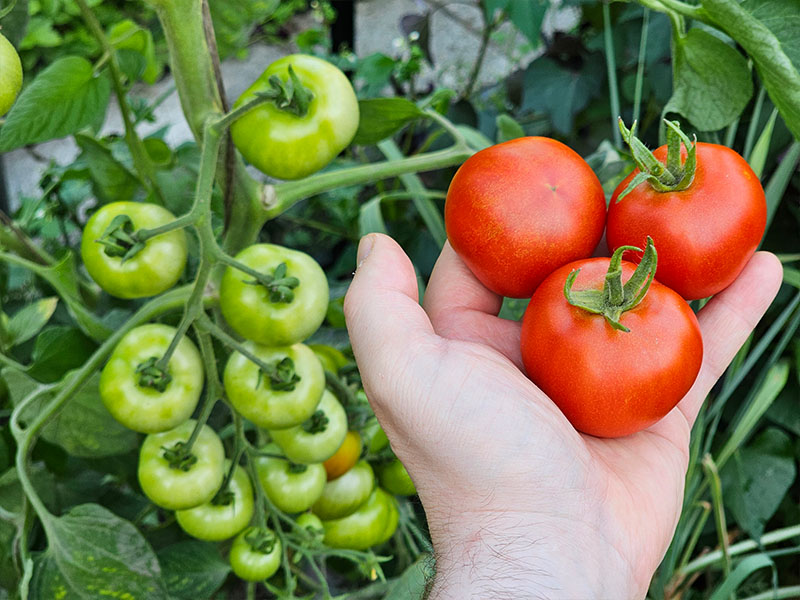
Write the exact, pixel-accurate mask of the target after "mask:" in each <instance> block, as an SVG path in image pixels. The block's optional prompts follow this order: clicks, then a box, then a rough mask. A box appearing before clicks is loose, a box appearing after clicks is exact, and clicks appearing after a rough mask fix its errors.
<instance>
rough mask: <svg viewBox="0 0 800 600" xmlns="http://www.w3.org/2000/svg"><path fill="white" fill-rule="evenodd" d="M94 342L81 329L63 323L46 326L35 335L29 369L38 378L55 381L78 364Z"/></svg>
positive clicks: (82, 361) (90, 350) (84, 357)
mask: <svg viewBox="0 0 800 600" xmlns="http://www.w3.org/2000/svg"><path fill="white" fill-rule="evenodd" d="M94 349H95V346H94V344H93V343H92V341H91V340H90V339H89V338H87V337H86V336H85V335H84V334H83V333H82V332H81V330H80V329H77V328H75V327H69V326H66V325H58V326H54V327H48V328H47V329H45V330H44V331H42V332H41V333H40V334H39V335H38V336H37V337H36V344H35V345H34V347H33V365H31V368H30V369H29V370H28V373H29V374H30V375H31V377H33V378H35V379H38V380H39V381H44V382H51V381H58V380H59V379H61V377H62V376H63V375H64V373H66V372H67V371H69V370H70V369H76V368H78V367H80V366H81V365H82V364H83V363H84V361H86V360H87V359H88V358H89V356H90V355H91V354H92V352H94Z"/></svg>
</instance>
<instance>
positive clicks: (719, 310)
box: [678, 252, 783, 425]
mask: <svg viewBox="0 0 800 600" xmlns="http://www.w3.org/2000/svg"><path fill="white" fill-rule="evenodd" d="M782 274H783V268H782V267H781V263H780V261H779V260H778V259H777V258H776V257H775V255H774V254H770V253H769V252H757V253H756V254H755V255H754V256H753V258H751V259H750V262H749V263H747V266H746V267H745V268H744V270H743V271H742V273H741V275H739V277H738V278H737V279H736V281H734V282H733V283H732V284H731V285H730V286H729V287H728V288H726V289H725V290H724V291H722V292H720V293H719V294H717V295H716V296H714V298H712V299H711V300H710V301H709V303H708V304H706V306H704V307H703V309H702V310H701V311H700V312H699V314H698V315H697V318H698V321H699V322H700V330H701V332H702V334H703V365H702V367H701V368H700V373H699V374H698V376H697V379H696V380H695V382H694V385H693V386H692V389H691V390H689V393H688V394H687V395H686V397H685V398H684V399H683V400H682V401H681V402H680V404H678V408H679V409H680V410H681V411H682V412H683V414H684V416H685V417H686V419H687V420H688V422H689V424H690V425H691V424H692V423H694V420H695V418H696V417H697V413H698V412H699V411H700V406H701V405H702V404H703V400H704V399H705V397H706V396H707V395H708V393H709V392H710V391H711V388H712V387H713V386H714V384H715V383H716V382H717V380H718V379H719V378H720V377H721V376H722V374H723V373H724V372H725V369H727V368H728V365H729V364H730V363H731V361H732V360H733V358H734V356H736V353H737V352H738V351H739V348H741V347H742V344H744V342H745V341H746V340H747V338H748V336H749V335H750V333H751V332H752V331H753V329H754V328H755V326H756V324H757V323H758V322H759V320H761V317H762V316H764V313H765V312H766V311H767V308H769V305H770V304H771V303H772V301H773V300H774V299H775V295H776V294H777V293H778V288H780V285H781V280H782Z"/></svg>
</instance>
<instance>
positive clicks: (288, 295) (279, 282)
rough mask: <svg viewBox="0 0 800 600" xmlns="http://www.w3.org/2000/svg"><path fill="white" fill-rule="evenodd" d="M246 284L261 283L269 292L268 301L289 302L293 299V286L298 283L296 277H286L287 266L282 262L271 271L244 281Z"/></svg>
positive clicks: (275, 302)
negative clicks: (252, 279)
mask: <svg viewBox="0 0 800 600" xmlns="http://www.w3.org/2000/svg"><path fill="white" fill-rule="evenodd" d="M245 283H246V284H248V285H263V286H264V287H265V288H267V291H268V292H269V301H270V302H272V303H273V304H278V303H282V304H289V303H290V302H291V301H292V300H294V291H293V290H294V288H296V287H297V286H298V285H300V280H299V279H298V278H297V277H287V266H286V263H285V262H282V263H281V264H279V265H278V266H277V267H275V270H273V271H272V273H266V274H262V275H261V276H260V277H258V279H257V280H255V281H245Z"/></svg>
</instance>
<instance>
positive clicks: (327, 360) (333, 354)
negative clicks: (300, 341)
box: [308, 344, 350, 374]
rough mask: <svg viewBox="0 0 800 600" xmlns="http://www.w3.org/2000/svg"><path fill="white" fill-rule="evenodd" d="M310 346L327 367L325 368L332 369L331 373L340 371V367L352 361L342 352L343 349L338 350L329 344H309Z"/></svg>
mask: <svg viewBox="0 0 800 600" xmlns="http://www.w3.org/2000/svg"><path fill="white" fill-rule="evenodd" d="M308 347H309V348H311V349H312V350H313V351H314V354H316V355H317V358H318V359H319V362H321V363H322V366H323V367H324V368H325V370H326V371H330V372H331V373H334V374H336V373H338V372H339V369H341V368H342V367H344V366H345V365H347V364H349V363H350V361H349V360H347V357H346V356H345V355H344V354H342V352H341V350H338V349H336V348H334V347H333V346H327V345H325V344H309V345H308Z"/></svg>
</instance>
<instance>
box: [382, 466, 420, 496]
mask: <svg viewBox="0 0 800 600" xmlns="http://www.w3.org/2000/svg"><path fill="white" fill-rule="evenodd" d="M377 470H378V481H379V482H380V485H381V487H382V488H383V489H385V490H386V491H387V492H389V493H391V494H394V495H396V496H413V495H414V494H416V493H417V488H416V487H415V486H414V482H413V481H411V476H410V475H409V474H408V471H407V470H406V467H405V465H404V464H403V463H402V462H400V459H398V458H395V459H393V460H392V461H391V462H388V463H386V464H383V465H380V466H379V467H378V469H377Z"/></svg>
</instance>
